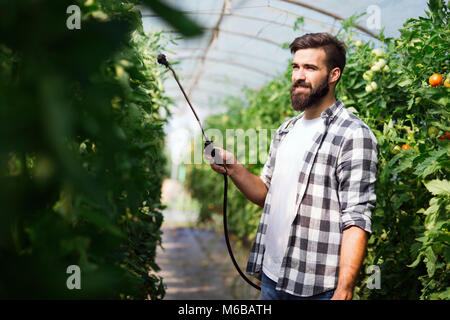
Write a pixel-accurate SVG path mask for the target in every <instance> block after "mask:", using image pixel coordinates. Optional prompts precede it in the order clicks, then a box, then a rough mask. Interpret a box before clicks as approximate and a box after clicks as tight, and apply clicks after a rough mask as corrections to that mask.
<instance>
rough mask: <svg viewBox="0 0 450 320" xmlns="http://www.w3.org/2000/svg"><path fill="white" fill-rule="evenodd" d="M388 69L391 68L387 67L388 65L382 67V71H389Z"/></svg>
mask: <svg viewBox="0 0 450 320" xmlns="http://www.w3.org/2000/svg"><path fill="white" fill-rule="evenodd" d="M390 70H391V68H389V66H388V65H385V66H384V68H383V71H384V72H389V71H390Z"/></svg>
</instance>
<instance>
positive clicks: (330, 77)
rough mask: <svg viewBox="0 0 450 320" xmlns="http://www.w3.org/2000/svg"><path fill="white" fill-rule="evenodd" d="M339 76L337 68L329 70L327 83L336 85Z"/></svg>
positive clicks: (339, 72)
mask: <svg viewBox="0 0 450 320" xmlns="http://www.w3.org/2000/svg"><path fill="white" fill-rule="evenodd" d="M340 76H341V69H339V68H338V67H336V68H334V69H331V71H330V73H329V75H328V82H330V83H333V84H336V82H337V81H338V80H339V77H340Z"/></svg>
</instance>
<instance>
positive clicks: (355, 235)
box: [331, 226, 368, 300]
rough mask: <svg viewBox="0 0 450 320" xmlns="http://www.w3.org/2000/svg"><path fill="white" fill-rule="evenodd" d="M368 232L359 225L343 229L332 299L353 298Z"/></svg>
mask: <svg viewBox="0 0 450 320" xmlns="http://www.w3.org/2000/svg"><path fill="white" fill-rule="evenodd" d="M367 240H368V233H367V232H366V231H364V230H363V229H360V228H359V227H357V226H351V227H349V228H347V229H345V230H344V231H343V234H342V243H341V257H340V262H339V277H338V284H337V288H336V290H335V291H334V294H333V297H332V298H331V300H351V299H352V298H353V289H354V287H355V283H356V278H357V276H358V273H359V269H360V268H361V264H362V261H363V259H364V255H365V252H366V246H367Z"/></svg>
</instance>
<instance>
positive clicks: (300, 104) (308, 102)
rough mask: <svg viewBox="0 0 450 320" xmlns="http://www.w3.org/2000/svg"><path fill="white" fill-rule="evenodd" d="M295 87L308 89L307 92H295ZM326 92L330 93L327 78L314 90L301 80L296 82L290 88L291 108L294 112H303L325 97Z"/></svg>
mask: <svg viewBox="0 0 450 320" xmlns="http://www.w3.org/2000/svg"><path fill="white" fill-rule="evenodd" d="M297 87H304V88H309V92H295V89H296V88H297ZM328 91H330V85H329V84H328V77H325V79H324V80H323V81H322V82H321V83H319V85H318V86H317V87H315V88H312V87H311V84H307V83H306V82H305V81H303V80H298V81H296V82H295V83H294V84H292V87H291V104H292V108H293V109H294V110H295V111H305V110H306V109H308V108H310V107H311V106H313V105H314V104H316V103H317V102H319V101H320V100H321V99H322V98H323V97H325V96H326V95H327V93H328Z"/></svg>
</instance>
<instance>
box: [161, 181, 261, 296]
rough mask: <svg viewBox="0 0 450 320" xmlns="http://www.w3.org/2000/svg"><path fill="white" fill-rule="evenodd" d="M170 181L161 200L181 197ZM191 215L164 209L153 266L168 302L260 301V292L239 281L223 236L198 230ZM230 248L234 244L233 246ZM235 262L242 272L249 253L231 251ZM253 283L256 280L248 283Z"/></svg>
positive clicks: (175, 184) (177, 186) (193, 214)
mask: <svg viewBox="0 0 450 320" xmlns="http://www.w3.org/2000/svg"><path fill="white" fill-rule="evenodd" d="M180 192H183V190H181V191H180V189H179V185H177V183H176V182H174V181H173V180H171V181H166V182H165V185H164V186H163V199H164V200H165V201H166V203H167V201H170V200H171V197H175V196H176V195H178V196H179V195H180ZM196 219H197V214H196V212H192V211H184V210H176V209H166V210H165V212H164V223H163V226H162V228H161V230H162V231H163V235H162V248H158V251H157V255H156V263H157V264H158V265H159V266H160V268H161V271H160V272H159V273H158V275H160V276H162V277H163V282H164V284H165V285H166V295H165V297H164V299H168V300H205V299H207V300H218V299H220V300H231V299H242V300H252V299H259V291H257V290H255V289H254V288H252V287H251V286H250V285H248V284H247V283H246V282H245V281H244V280H242V279H241V278H240V276H239V274H238V272H237V271H236V270H235V269H234V266H233V263H232V262H231V259H230V257H229V255H228V251H227V248H226V243H225V238H224V236H223V234H220V233H217V232H214V231H212V230H206V229H205V228H198V227H197V226H196ZM232 246H233V244H232ZM233 252H234V254H235V257H236V260H237V261H238V263H239V265H240V267H241V269H245V265H246V262H247V258H248V250H240V249H239V248H234V247H233ZM251 280H253V281H254V282H256V279H251Z"/></svg>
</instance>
